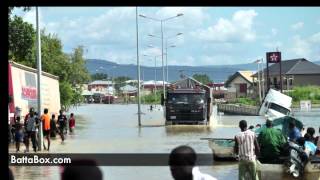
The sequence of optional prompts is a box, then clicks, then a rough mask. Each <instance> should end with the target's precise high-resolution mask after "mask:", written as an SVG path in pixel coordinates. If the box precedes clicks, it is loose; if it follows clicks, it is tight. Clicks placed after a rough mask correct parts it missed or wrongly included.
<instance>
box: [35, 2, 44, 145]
mask: <svg viewBox="0 0 320 180" xmlns="http://www.w3.org/2000/svg"><path fill="white" fill-rule="evenodd" d="M36 24H37V64H38V72H37V73H38V86H37V87H38V88H37V91H38V115H39V116H40V115H41V71H42V67H41V35H40V27H39V9H38V7H36ZM39 135H40V147H39V150H40V151H41V150H42V146H43V133H42V122H40V128H39Z"/></svg>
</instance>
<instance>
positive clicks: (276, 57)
mask: <svg viewBox="0 0 320 180" xmlns="http://www.w3.org/2000/svg"><path fill="white" fill-rule="evenodd" d="M267 61H268V63H279V62H280V61H281V52H267Z"/></svg>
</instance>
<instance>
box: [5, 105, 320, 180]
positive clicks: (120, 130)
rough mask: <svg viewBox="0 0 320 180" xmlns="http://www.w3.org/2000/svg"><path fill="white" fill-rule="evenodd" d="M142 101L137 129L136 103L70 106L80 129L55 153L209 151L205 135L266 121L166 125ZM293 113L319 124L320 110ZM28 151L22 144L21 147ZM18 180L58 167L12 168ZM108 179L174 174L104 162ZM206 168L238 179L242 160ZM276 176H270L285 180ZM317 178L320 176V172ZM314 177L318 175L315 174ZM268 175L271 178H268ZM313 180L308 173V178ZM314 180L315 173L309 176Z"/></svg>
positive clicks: (48, 174)
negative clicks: (188, 148) (186, 147)
mask: <svg viewBox="0 0 320 180" xmlns="http://www.w3.org/2000/svg"><path fill="white" fill-rule="evenodd" d="M148 108H149V106H146V105H145V106H142V111H143V112H144V114H143V115H142V125H143V127H142V128H138V126H137V125H138V120H137V105H108V104H88V105H82V106H80V107H77V108H74V109H72V110H70V112H73V113H75V115H76V118H77V122H76V131H75V134H74V135H70V136H68V137H67V139H66V142H65V143H64V144H60V138H57V140H54V144H53V145H52V146H53V147H52V149H53V150H52V152H59V153H170V151H171V150H172V149H173V148H175V147H176V146H179V145H189V146H191V147H193V148H194V149H195V150H196V152H198V153H211V150H210V149H209V146H208V142H207V141H205V140H200V138H204V137H221V138H222V137H225V138H232V137H234V135H235V134H236V133H237V132H239V129H238V127H237V125H238V122H239V120H241V119H245V120H247V121H248V125H256V124H257V123H263V122H264V119H263V118H262V117H258V116H227V115H221V116H219V115H218V116H217V117H216V119H217V121H218V124H219V125H218V126H216V127H208V126H207V127H205V126H182V125H179V126H164V119H163V112H162V109H161V107H160V106H158V107H157V108H156V109H155V110H153V111H152V112H150V111H149V110H148ZM294 115H295V116H296V117H297V118H298V119H300V120H301V121H302V122H303V123H304V124H305V125H306V127H309V126H312V127H315V128H316V129H318V128H319V125H320V118H319V117H320V109H313V110H311V111H309V112H299V111H297V110H296V111H295V112H294ZM22 150H24V146H22ZM11 169H12V170H13V173H14V176H15V179H17V180H20V179H21V180H22V179H24V180H27V179H30V180H31V179H32V180H42V179H45V180H51V179H52V180H58V179H60V172H59V171H60V169H59V167H55V166H43V167H18V166H16V167H11ZM101 169H102V171H103V176H104V179H108V180H126V179H132V180H141V179H148V180H164V179H172V177H171V174H170V170H169V167H165V166H161V167H127V166H125V167H123V166H122V167H121V166H119V167H108V166H104V167H101ZM200 170H201V171H202V172H205V173H208V174H211V175H212V176H214V177H216V178H217V179H228V180H229V179H235V180H236V179H238V165H237V163H230V162H213V165H212V166H200ZM283 178H284V177H279V176H276V175H275V177H272V179H283ZM317 178H319V177H317ZM317 178H315V179H317ZM268 179H269V178H268ZM308 179H309V178H308ZM311 179H313V177H312V178H311Z"/></svg>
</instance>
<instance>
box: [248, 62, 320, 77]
mask: <svg viewBox="0 0 320 180" xmlns="http://www.w3.org/2000/svg"><path fill="white" fill-rule="evenodd" d="M281 71H282V74H283V75H285V74H286V75H295V74H320V66H319V65H317V64H315V63H313V62H310V61H308V60H306V59H304V58H299V59H291V60H284V61H282V62H281ZM279 72H280V64H279V63H276V64H272V65H271V66H269V74H270V75H278V74H279ZM260 73H261V71H260ZM264 73H265V74H267V69H266V68H265V69H264ZM253 76H254V77H256V76H258V73H256V74H254V75H253Z"/></svg>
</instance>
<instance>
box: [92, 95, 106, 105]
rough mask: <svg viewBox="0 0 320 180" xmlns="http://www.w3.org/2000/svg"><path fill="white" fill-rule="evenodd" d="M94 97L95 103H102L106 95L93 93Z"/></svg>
mask: <svg viewBox="0 0 320 180" xmlns="http://www.w3.org/2000/svg"><path fill="white" fill-rule="evenodd" d="M92 97H93V102H94V103H102V100H103V98H104V95H103V94H102V93H93V96H92Z"/></svg>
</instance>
